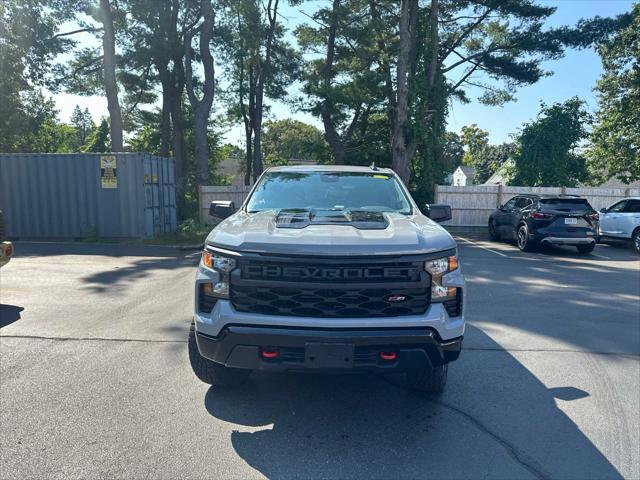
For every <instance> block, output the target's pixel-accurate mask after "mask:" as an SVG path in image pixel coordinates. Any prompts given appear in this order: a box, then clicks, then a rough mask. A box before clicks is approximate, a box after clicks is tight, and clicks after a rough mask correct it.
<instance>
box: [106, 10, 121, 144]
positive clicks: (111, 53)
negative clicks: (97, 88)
mask: <svg viewBox="0 0 640 480" xmlns="http://www.w3.org/2000/svg"><path fill="white" fill-rule="evenodd" d="M100 19H101V20H102V25H103V27H104V34H103V35H102V50H103V59H102V64H103V68H104V89H105V93H106V95H107V107H108V109H109V119H110V122H111V150H112V151H113V152H122V151H123V143H122V128H123V127H122V111H121V110H120V102H119V101H118V84H117V81H116V39H115V32H114V28H113V12H112V11H111V4H110V3H109V0H100Z"/></svg>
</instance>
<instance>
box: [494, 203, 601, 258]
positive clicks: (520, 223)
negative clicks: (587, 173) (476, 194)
mask: <svg viewBox="0 0 640 480" xmlns="http://www.w3.org/2000/svg"><path fill="white" fill-rule="evenodd" d="M597 223H598V213H597V212H596V211H595V210H594V209H593V208H592V207H591V205H589V202H588V201H587V200H586V199H585V198H581V197H578V196H575V195H517V196H515V197H513V198H511V199H510V200H509V201H508V202H507V203H505V204H504V205H502V206H500V207H498V209H497V210H496V211H495V212H493V213H492V214H491V216H490V217H489V237H490V238H491V240H494V241H497V240H501V239H503V240H515V241H516V243H517V245H518V248H519V249H520V250H523V251H529V250H532V249H534V248H535V247H536V246H538V245H540V244H551V245H573V246H575V247H576V248H577V249H578V251H579V252H580V253H589V252H592V251H593V249H594V247H595V245H596V241H595V232H596V230H595V229H596V225H597Z"/></svg>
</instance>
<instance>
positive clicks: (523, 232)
mask: <svg viewBox="0 0 640 480" xmlns="http://www.w3.org/2000/svg"><path fill="white" fill-rule="evenodd" d="M516 240H517V243H518V248H519V249H520V250H521V251H523V252H530V251H531V250H533V248H534V247H535V245H534V243H533V240H529V229H528V228H527V226H526V225H520V228H518V234H517V235H516Z"/></svg>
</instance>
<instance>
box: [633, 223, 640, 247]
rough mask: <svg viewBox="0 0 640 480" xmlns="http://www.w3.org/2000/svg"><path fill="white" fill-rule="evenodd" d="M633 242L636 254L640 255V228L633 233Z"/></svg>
mask: <svg viewBox="0 0 640 480" xmlns="http://www.w3.org/2000/svg"><path fill="white" fill-rule="evenodd" d="M631 240H632V241H633V249H634V250H635V251H636V253H640V228H636V231H635V232H633V235H632V236H631Z"/></svg>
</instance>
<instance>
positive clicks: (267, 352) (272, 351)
mask: <svg viewBox="0 0 640 480" xmlns="http://www.w3.org/2000/svg"><path fill="white" fill-rule="evenodd" d="M260 355H262V358H264V359H266V360H274V359H276V358H278V357H279V356H280V350H278V349H277V348H274V347H263V348H262V349H261V350H260Z"/></svg>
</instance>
